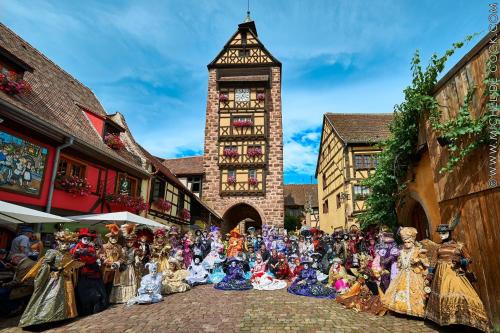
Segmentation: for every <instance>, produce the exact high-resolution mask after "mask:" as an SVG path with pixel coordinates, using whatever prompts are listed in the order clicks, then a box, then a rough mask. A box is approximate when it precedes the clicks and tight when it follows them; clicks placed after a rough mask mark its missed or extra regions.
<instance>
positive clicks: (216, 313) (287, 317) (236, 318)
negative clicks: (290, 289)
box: [0, 285, 457, 333]
mask: <svg viewBox="0 0 500 333" xmlns="http://www.w3.org/2000/svg"><path fill="white" fill-rule="evenodd" d="M16 324H17V319H16V320H9V321H7V322H6V321H3V322H0V327H1V328H2V329H0V332H22V330H21V329H20V328H17V327H15V325H16ZM8 326H11V327H8ZM283 331H286V332H288V331H289V332H391V333H396V332H457V330H456V329H454V330H452V329H449V330H446V331H443V330H439V329H438V326H436V325H434V324H432V323H431V322H428V321H425V322H424V321H421V320H412V319H409V318H406V317H395V316H392V315H386V316H384V317H376V316H373V315H370V314H367V313H357V312H355V311H353V310H346V309H344V308H343V307H342V306H341V305H339V304H337V303H336V302H335V301H332V300H322V299H316V298H310V297H299V296H294V295H291V294H288V293H287V292H286V289H283V290H279V291H256V290H252V291H247V292H224V291H218V290H215V289H214V288H213V286H212V285H205V286H199V287H196V288H195V289H193V290H191V291H189V292H187V293H183V294H175V295H171V296H167V297H166V298H165V300H164V301H163V302H162V303H159V304H153V305H143V306H140V305H136V306H133V307H126V306H123V305H121V306H114V307H112V308H110V309H108V310H106V311H104V312H102V313H99V314H96V315H93V316H89V317H86V318H80V319H77V320H74V321H71V322H66V323H60V324H59V325H57V326H55V325H53V326H51V327H50V328H49V327H47V332H79V333H83V332H120V333H122V332H143V333H146V332H162V333H163V332H283Z"/></svg>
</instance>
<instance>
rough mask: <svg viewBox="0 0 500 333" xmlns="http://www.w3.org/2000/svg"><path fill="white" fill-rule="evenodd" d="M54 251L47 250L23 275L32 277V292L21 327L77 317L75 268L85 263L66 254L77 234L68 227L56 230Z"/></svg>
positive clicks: (76, 271) (27, 277)
mask: <svg viewBox="0 0 500 333" xmlns="http://www.w3.org/2000/svg"><path fill="white" fill-rule="evenodd" d="M55 239H56V242H57V249H56V250H52V249H50V250H47V252H46V253H45V256H44V257H43V258H41V259H40V260H39V261H38V263H37V264H36V265H35V266H33V267H32V268H31V270H30V271H29V272H28V273H27V274H26V275H25V276H24V278H23V279H24V280H26V279H29V278H31V277H35V285H34V292H33V295H32V296H31V299H30V301H29V303H28V306H27V307H26V309H25V310H24V313H23V315H22V316H21V320H20V321H19V326H20V327H27V326H32V325H39V324H45V323H49V322H55V321H61V320H65V319H69V318H75V317H76V316H78V312H77V308H76V301H75V294H74V281H76V277H77V275H78V268H80V267H82V266H83V265H84V264H83V263H81V262H79V261H77V260H74V259H73V256H72V255H71V254H69V253H68V250H69V245H70V244H71V243H74V242H76V241H77V239H78V236H77V234H76V233H73V232H70V231H68V230H64V231H59V232H56V233H55Z"/></svg>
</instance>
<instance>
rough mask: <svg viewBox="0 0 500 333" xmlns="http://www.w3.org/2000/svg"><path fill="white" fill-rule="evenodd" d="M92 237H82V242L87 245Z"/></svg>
mask: <svg viewBox="0 0 500 333" xmlns="http://www.w3.org/2000/svg"><path fill="white" fill-rule="evenodd" d="M91 240H92V239H91V238H90V237H82V243H83V244H84V245H89V244H90V241H91Z"/></svg>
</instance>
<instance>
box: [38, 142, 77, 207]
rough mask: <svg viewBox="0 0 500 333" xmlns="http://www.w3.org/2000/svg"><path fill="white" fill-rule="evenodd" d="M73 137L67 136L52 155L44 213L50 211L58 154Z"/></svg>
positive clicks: (69, 143) (69, 144)
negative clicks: (52, 161)
mask: <svg viewBox="0 0 500 333" xmlns="http://www.w3.org/2000/svg"><path fill="white" fill-rule="evenodd" d="M73 141H74V139H73V137H72V136H70V137H67V138H66V140H65V142H64V143H63V144H62V145H60V146H58V147H57V149H56V155H55V156H54V165H53V167H52V176H51V177H50V184H49V196H48V198H47V207H46V208H45V212H46V213H50V211H51V209H52V197H53V196H54V183H55V182H56V177H57V166H58V165H59V155H60V154H61V150H63V149H64V148H67V147H69V146H71V145H72V144H73Z"/></svg>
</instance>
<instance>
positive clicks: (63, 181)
mask: <svg viewBox="0 0 500 333" xmlns="http://www.w3.org/2000/svg"><path fill="white" fill-rule="evenodd" d="M56 185H57V186H58V187H59V188H61V189H62V190H64V191H66V192H68V193H71V194H73V196H74V197H76V196H77V195H79V196H86V195H88V194H89V193H90V191H91V189H92V185H90V184H89V183H88V181H87V178H81V177H78V176H61V174H59V175H58V180H57V183H56Z"/></svg>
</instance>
